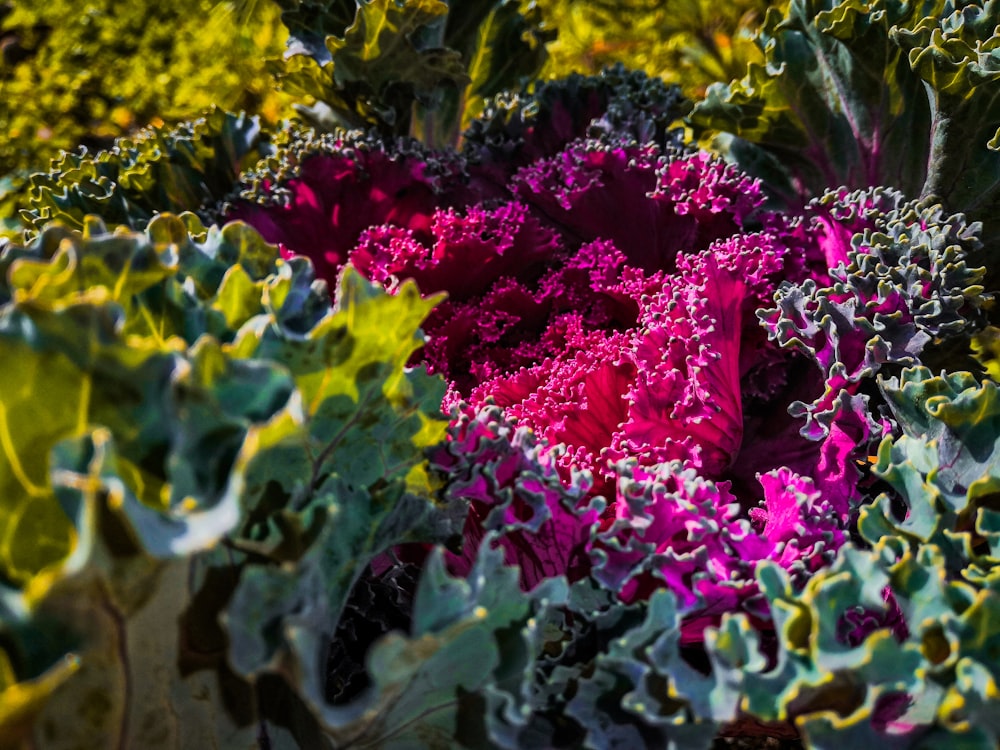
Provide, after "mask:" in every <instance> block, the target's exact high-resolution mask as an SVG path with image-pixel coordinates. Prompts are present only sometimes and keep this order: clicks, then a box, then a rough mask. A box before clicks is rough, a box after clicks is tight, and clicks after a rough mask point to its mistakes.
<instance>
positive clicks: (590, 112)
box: [228, 69, 985, 641]
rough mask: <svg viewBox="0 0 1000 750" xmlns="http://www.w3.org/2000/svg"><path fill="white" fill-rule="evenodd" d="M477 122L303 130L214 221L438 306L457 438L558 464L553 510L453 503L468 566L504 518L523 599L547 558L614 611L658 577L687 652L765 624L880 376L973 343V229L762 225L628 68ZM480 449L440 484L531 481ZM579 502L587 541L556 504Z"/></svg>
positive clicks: (829, 214)
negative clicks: (593, 585) (707, 630)
mask: <svg viewBox="0 0 1000 750" xmlns="http://www.w3.org/2000/svg"><path fill="white" fill-rule="evenodd" d="M581 94H582V95H581ZM570 95H572V96H570ZM572 101H576V102H579V103H578V104H577V105H576V106H575V107H574V106H572V105H571V102H572ZM501 105H502V106H504V107H506V109H501ZM494 106H495V107H496V109H495V110H493V111H490V112H487V113H486V114H484V116H483V117H482V118H481V119H480V120H478V121H477V122H476V123H474V125H473V127H472V128H470V130H469V131H468V133H469V138H468V145H467V148H466V149H465V151H464V152H463V153H462V154H461V155H457V154H454V153H450V152H437V151H433V150H429V149H427V148H426V147H422V146H420V145H418V144H416V143H412V142H397V143H395V144H394V143H391V142H388V143H387V142H386V141H385V140H381V139H373V138H371V137H362V136H360V135H354V134H350V133H340V134H332V135H323V136H317V135H315V134H314V133H311V132H308V131H300V132H299V133H297V134H295V135H294V136H293V137H292V140H291V141H290V142H289V143H287V144H285V145H284V146H283V147H282V149H280V150H279V151H278V154H277V156H276V157H275V159H273V160H271V161H270V162H268V163H266V164H265V165H264V167H263V170H262V171H258V172H257V173H254V174H252V175H251V176H250V177H248V179H246V180H245V183H244V184H245V189H244V192H243V197H242V198H241V199H240V200H238V201H235V202H234V203H233V204H231V206H230V207H229V209H228V216H229V217H230V218H234V217H235V218H242V219H244V220H246V221H248V222H250V223H251V224H253V225H254V226H256V227H257V228H258V229H259V230H260V231H261V232H262V233H263V235H264V236H265V237H266V238H267V239H268V240H269V241H272V242H276V243H278V244H279V245H280V246H281V247H282V249H283V252H285V253H286V255H289V256H294V255H296V254H305V255H308V256H310V257H311V258H312V259H313V260H314V262H315V263H316V265H317V268H318V269H319V271H320V273H322V274H326V276H327V277H328V278H333V277H334V276H335V275H336V273H338V272H339V269H340V268H341V267H342V266H343V265H344V264H345V263H350V264H351V265H352V266H353V267H355V268H356V269H358V270H359V271H360V272H361V273H362V274H363V275H365V276H366V277H367V278H369V279H371V280H373V281H376V282H379V283H381V284H382V285H384V286H386V287H387V288H389V289H390V290H392V289H394V288H395V287H396V286H397V285H398V284H399V283H401V282H402V281H405V280H412V281H415V282H416V283H417V285H418V287H419V288H420V289H421V290H422V291H423V292H424V293H428V294H430V293H436V292H446V293H447V294H448V299H447V300H445V301H444V302H442V303H441V304H440V305H438V306H437V307H436V308H435V309H434V310H433V311H432V312H431V313H430V315H429V316H428V318H427V320H426V321H425V323H424V331H425V333H426V335H427V342H426V344H425V346H424V348H423V351H422V352H421V355H420V357H419V361H421V362H425V363H426V364H427V366H428V367H429V369H430V370H431V371H432V372H435V373H440V374H441V375H443V376H444V377H445V378H446V379H447V380H448V382H449V390H448V394H447V396H446V398H445V406H446V407H448V406H454V407H457V406H458V405H459V403H460V402H467V404H468V405H467V406H465V407H463V409H464V412H463V413H465V416H464V417H463V418H462V420H463V421H467V420H468V419H470V418H471V417H470V414H475V412H476V411H477V410H479V409H482V408H484V407H485V406H487V405H488V404H494V405H496V406H498V407H500V408H502V410H503V413H504V415H505V418H507V419H512V420H514V421H516V423H517V424H518V427H519V429H528V430H531V431H532V433H533V434H534V435H536V436H537V437H539V438H541V439H542V440H543V441H544V442H546V443H547V444H549V445H553V446H556V445H558V446H561V447H560V449H559V450H558V451H554V452H553V453H551V454H550V455H549V456H548V458H547V459H546V461H548V462H549V463H551V466H549V468H548V469H547V470H546V471H547V473H546V474H545V476H546V477H548V479H547V480H546V482H550V480H551V481H555V480H556V478H561V480H562V481H563V482H569V483H570V485H571V486H573V487H576V489H574V490H570V489H568V488H563V490H557V489H554V490H553V492H555V493H556V494H555V495H553V497H552V498H549V499H548V500H546V502H545V504H544V506H542V505H539V503H540V502H541V501H540V499H539V497H538V496H533V497H534V500H531V499H529V498H527V497H522V495H523V493H522V492H520V491H519V490H517V489H512V488H511V487H510V486H508V485H507V484H501V485H495V486H494V485H493V484H490V483H487V484H485V485H484V484H481V483H478V482H477V483H474V485H473V486H474V488H475V491H471V490H470V491H468V492H466V491H461V492H459V491H458V490H453V491H454V492H457V493H458V494H457V495H455V497H460V498H462V499H463V500H464V501H465V502H466V503H468V504H469V505H470V508H472V511H471V512H470V516H469V520H468V522H467V524H466V534H465V536H466V540H467V545H471V546H467V548H466V550H465V553H464V554H465V559H466V560H467V561H468V560H469V559H471V555H472V554H473V552H474V550H475V548H476V546H477V544H478V539H479V537H480V536H481V535H482V534H483V533H485V532H486V531H488V530H496V529H497V524H498V523H501V522H500V520H499V519H501V518H503V519H507V522H509V523H510V524H513V525H511V526H510V527H509V529H508V531H510V532H511V533H512V534H513V533H514V532H515V530H516V531H517V533H516V534H515V535H514V536H505V535H501V542H500V543H501V545H502V546H503V547H504V549H505V551H506V555H507V559H508V561H509V562H511V563H517V564H519V565H520V566H521V568H522V576H523V583H524V584H525V586H526V587H528V588H530V587H531V585H532V584H533V583H534V582H537V581H538V580H540V579H541V573H540V572H539V571H546V572H547V574H548V575H552V574H554V573H555V571H557V570H559V569H560V566H562V572H563V573H569V572H570V571H571V570H573V571H575V574H574V575H584V574H587V573H592V574H593V576H594V577H596V578H598V579H600V580H601V581H602V582H603V584H605V585H607V586H608V587H609V588H610V589H612V590H614V591H616V592H617V593H618V596H619V597H620V598H621V599H622V600H623V601H634V600H636V599H640V598H644V597H646V596H648V595H649V593H650V592H651V591H653V590H655V589H656V588H659V587H664V586H665V587H667V588H669V589H670V590H671V591H673V592H674V593H675V594H676V595H677V596H678V598H679V601H680V602H681V604H682V605H683V606H684V607H685V608H686V611H687V613H688V614H687V625H686V626H685V637H686V638H688V639H691V640H695V641H697V640H699V639H700V633H701V632H702V631H703V629H704V627H705V626H706V625H707V624H711V623H716V622H718V619H719V617H720V616H721V614H722V613H723V612H733V611H737V610H741V609H745V610H746V611H748V612H750V613H753V614H754V615H755V616H757V617H761V618H763V619H765V620H766V618H767V615H766V612H764V611H762V610H761V608H760V606H759V602H760V592H759V587H758V586H757V584H756V582H755V572H756V570H757V568H758V567H759V565H760V564H761V563H762V562H763V561H765V560H773V561H776V562H778V563H779V564H780V565H781V566H782V567H783V568H784V569H786V570H788V571H789V573H790V574H791V575H792V577H793V579H794V580H796V581H798V582H804V581H805V579H806V578H807V577H808V576H809V575H811V574H813V573H815V572H816V571H817V570H819V569H820V568H822V567H824V566H825V565H826V564H828V563H830V562H831V560H832V559H833V556H834V555H835V553H836V551H837V549H838V548H839V547H840V546H841V545H842V544H843V543H844V541H845V539H846V538H847V536H848V535H849V533H850V529H851V528H852V522H853V519H854V518H855V517H856V515H857V510H858V507H859V505H860V504H861V503H862V502H863V501H864V500H865V499H866V497H868V495H867V492H868V489H867V487H868V486H869V485H871V484H872V482H873V481H874V480H873V479H872V478H871V477H870V476H869V473H868V472H867V471H866V470H864V469H863V468H859V467H858V465H857V464H858V463H861V464H862V465H864V464H866V463H867V457H868V456H869V455H870V453H871V450H872V446H873V445H874V444H875V442H877V440H878V439H879V438H881V437H882V435H883V434H884V433H885V432H886V430H888V429H890V428H891V420H890V419H889V418H888V416H887V415H886V414H885V413H884V406H885V405H884V403H883V402H882V400H881V398H878V397H877V393H876V394H875V397H876V401H875V402H874V403H872V402H871V399H872V398H873V395H872V394H871V393H869V391H873V383H872V378H873V376H874V375H875V373H877V372H878V371H879V370H880V369H881V368H884V367H895V368H896V370H898V369H899V368H900V367H901V366H903V365H910V364H915V363H918V362H920V361H922V360H921V359H920V356H921V355H923V354H924V349H925V348H930V349H933V348H934V347H935V346H937V347H943V346H944V344H945V342H947V341H948V340H949V337H951V338H960V337H962V336H965V337H966V339H967V338H968V334H969V332H970V331H973V330H975V326H976V323H977V315H978V313H977V310H978V308H979V307H980V306H981V305H982V303H983V302H984V299H985V298H984V297H983V296H982V287H981V286H980V285H979V284H978V282H979V281H980V280H981V278H982V276H983V269H981V268H979V269H976V268H970V267H969V266H968V263H967V261H968V259H969V257H970V256H971V255H972V254H973V253H974V252H975V250H976V249H978V247H979V240H978V232H979V227H978V225H972V226H967V225H966V224H965V223H964V221H963V219H962V217H960V216H946V215H945V214H944V212H943V210H942V209H941V208H940V206H936V205H929V204H924V203H922V204H915V203H912V202H907V201H906V200H905V199H904V198H903V196H902V195H901V194H900V193H898V192H895V191H891V190H884V189H880V190H872V191H858V192H853V193H848V192H847V191H844V190H841V191H839V192H834V193H830V194H828V195H826V196H824V197H822V198H820V199H817V200H816V201H813V202H811V203H810V204H808V205H807V206H806V207H805V209H804V210H803V212H802V213H801V214H799V215H790V214H787V213H776V212H772V211H769V210H767V209H765V208H764V205H763V204H764V196H763V194H762V192H761V188H760V185H759V183H757V182H756V181H754V180H751V179H750V178H748V177H746V176H745V175H743V174H741V173H740V172H739V171H737V170H736V169H734V168H733V167H730V166H726V165H725V164H724V163H723V162H721V161H719V160H718V159H716V158H714V157H711V156H709V155H708V154H706V153H703V152H701V153H699V152H694V151H687V150H684V149H683V148H680V147H678V146H677V145H676V144H675V142H674V139H675V138H676V134H674V133H672V132H671V131H670V130H669V128H665V127H662V123H664V122H666V121H667V120H668V118H669V112H670V111H671V110H673V111H674V112H677V111H679V110H680V109H681V106H682V102H681V100H680V99H679V98H678V96H677V93H676V91H675V90H672V89H670V88H667V87H664V86H663V85H662V84H659V86H657V85H656V84H654V83H652V82H650V81H649V79H646V78H645V77H644V76H635V75H628V74H626V73H624V71H622V70H621V69H613V70H609V71H606V72H605V74H604V75H602V76H600V77H595V78H591V79H587V78H582V77H574V78H571V79H568V80H567V81H565V82H563V83H562V84H547V85H545V86H539V87H538V88H537V89H536V90H535V92H533V93H531V92H529V93H525V94H524V95H523V97H520V98H516V99H512V100H509V101H507V102H503V103H497V104H496V105H494ZM658 123H659V124H658ZM640 134H642V135H644V136H645V137H647V138H653V139H654V140H645V141H639V140H638V137H639V136H640ZM588 135H589V136H590V137H587V136H588ZM295 136H297V138H298V140H297V141H296V139H295ZM657 139H658V140H659V141H660V143H662V144H663V145H657ZM640 143H642V145H640ZM904 236H905V238H906V239H905V240H903V239H901V238H902V237H904ZM772 298H773V301H776V302H777V304H778V308H777V309H773V310H768V309H766V308H767V306H768V305H770V304H772ZM761 308H765V309H764V310H763V311H762V312H761V313H760V315H761V317H762V322H763V323H764V324H765V325H764V326H761V325H760V324H759V321H758V319H757V316H756V315H755V312H756V311H757V310H759V309H761ZM932 342H933V344H934V346H930V345H931V343H932ZM810 360H811V361H812V363H811V362H810ZM814 364H815V365H818V368H815V367H814ZM789 407H791V409H790V413H789ZM880 407H882V408H880ZM470 409H471V412H470V411H469V410H470ZM802 417H805V419H804V420H802V419H800V418H802ZM480 432H481V428H480V429H477V430H473V431H472V432H466V431H461V430H460V431H459V433H458V434H456V435H455V436H454V438H453V439H454V441H455V443H454V445H453V452H454V454H455V456H454V457H453V459H452V460H451V462H449V461H447V460H443V459H436V460H438V462H439V463H440V465H441V467H442V468H441V470H442V471H443V472H444V473H445V474H446V475H447V476H449V477H450V480H449V481H457V482H458V484H459V486H460V487H464V486H465V484H466V483H467V482H472V480H471V479H469V478H468V477H470V476H473V475H476V476H478V473H479V472H484V471H486V469H487V467H491V468H490V473H492V474H494V475H497V476H504V477H506V478H507V479H509V480H510V481H514V478H516V477H523V475H524V469H523V467H521V468H515V467H516V466H517V465H518V464H517V461H514V459H510V460H511V461H514V463H513V464H510V465H507V464H505V460H501V459H500V458H499V457H492V458H488V457H487V455H488V454H486V453H481V452H479V451H478V450H477V449H475V447H474V446H475V445H476V444H477V443H478V441H479V440H480V439H486V438H481V437H480V436H479V433H480ZM470 441H471V442H470ZM467 455H475V456H477V458H476V461H477V462H484V463H483V465H479V464H478V463H477V464H476V465H475V466H470V465H466V463H465V462H467V461H468V458H462V456H467ZM547 465H548V464H547ZM449 467H450V468H449ZM502 467H503V468H502ZM579 472H582V473H583V475H584V477H585V479H584V480H579V478H578V477H577V474H578V473H579ZM460 476H461V477H467V478H466V479H458V477H460ZM538 481H541V480H538ZM578 481H582V482H583V483H584V484H585V485H587V489H586V491H583V490H582V489H581V488H580V487H579V486H578V485H577V484H575V483H576V482H578ZM542 484H545V483H544V482H543V483H542ZM538 486H539V487H540V486H541V484H539V485H538ZM546 486H548V485H546ZM537 491H540V490H537V488H536V492H537ZM510 492H514V497H518V498H520V500H518V501H517V502H516V503H515V506H516V508H518V509H519V510H517V511H516V512H514V511H512V512H513V513H514V515H512V516H511V515H509V514H508V515H505V513H506V511H502V509H503V508H505V507H507V504H508V503H510V502H515V501H514V500H512V499H502V498H507V497H508V493H510ZM564 492H570V495H569V496H564V495H563V494H562V493H564ZM529 494H530V493H529ZM595 496H601V497H603V498H604V500H605V501H606V508H605V510H604V511H603V513H602V514H601V517H600V521H599V522H598V521H596V517H595V515H594V511H589V512H586V513H583V515H581V516H577V515H574V514H573V513H571V512H570V511H573V510H577V511H581V512H582V510H583V508H584V507H586V503H587V501H588V500H589V499H590V498H593V497H595ZM567 497H573V498H575V500H572V501H570V500H568V499H567ZM555 499H559V501H558V502H556V501H555ZM758 503H760V504H761V506H762V507H760V508H757V507H755V506H756V505H757V504H758ZM492 504H495V506H494V505H492ZM528 509H533V510H531V511H530V512H529V510H528ZM543 509H544V511H543ZM523 514H526V515H523ZM549 518H553V519H554V518H558V519H559V520H558V521H554V520H551V521H545V519H549ZM515 520H516V522H515ZM543 521H545V523H543ZM518 524H526V525H525V526H524V528H521V527H520V526H518ZM539 524H541V525H539ZM588 529H591V530H592V531H593V534H594V538H593V539H590V538H588ZM540 556H544V559H546V560H548V562H547V563H544V564H543V563H542V562H540V560H541V559H542V557H540ZM571 561H572V562H571ZM466 567H467V566H466Z"/></svg>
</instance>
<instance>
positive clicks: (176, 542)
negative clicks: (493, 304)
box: [0, 214, 454, 747]
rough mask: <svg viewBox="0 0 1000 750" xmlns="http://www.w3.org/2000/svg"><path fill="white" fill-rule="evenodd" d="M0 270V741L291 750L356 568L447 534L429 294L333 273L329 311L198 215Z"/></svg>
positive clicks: (260, 247) (13, 257) (257, 246)
mask: <svg viewBox="0 0 1000 750" xmlns="http://www.w3.org/2000/svg"><path fill="white" fill-rule="evenodd" d="M0 264H2V266H3V268H4V270H5V272H6V273H5V277H4V278H5V280H4V281H3V284H2V287H0V297H2V301H3V308H2V313H0V348H2V350H3V358H4V361H5V362H6V363H7V364H6V366H5V367H4V368H3V373H4V374H3V378H4V382H3V384H2V385H3V387H2V388H0V391H2V393H0V435H2V438H3V440H2V445H3V456H4V461H3V463H2V464H0V466H2V470H0V482H2V485H3V495H4V497H5V498H6V499H5V502H4V505H3V507H2V512H0V539H2V543H0V592H2V599H0V602H2V604H0V607H2V609H0V611H2V613H3V621H2V622H3V625H2V630H0V634H2V638H0V643H2V650H0V654H2V659H0V666H2V668H0V697H2V700H0V707H2V708H0V734H2V735H3V738H4V741H3V744H4V746H5V747H19V746H21V745H20V744H19V743H20V741H19V740H18V739H17V738H18V737H19V736H20V733H22V732H25V733H27V735H34V736H35V737H36V738H37V739H36V741H38V742H43V744H45V743H56V744H59V745H62V746H65V745H67V744H75V745H76V746H88V747H110V746H117V745H127V746H140V745H141V746H143V747H154V746H155V747H179V746H183V747H206V746H214V745H216V744H217V743H218V742H219V741H222V738H225V739H224V742H225V743H227V744H226V746H234V745H233V744H232V743H236V744H240V745H249V744H251V743H252V742H254V741H255V739H254V738H256V737H257V736H258V735H259V733H260V732H262V731H263V732H264V733H265V735H266V731H267V730H266V729H262V727H263V726H264V725H263V724H261V723H260V722H262V721H267V722H274V723H275V724H276V725H281V726H295V727H296V728H295V729H294V731H295V732H296V733H298V736H299V737H300V740H301V737H302V733H307V732H308V731H310V730H309V729H308V727H305V726H303V725H302V724H301V722H298V723H297V720H296V719H295V717H294V713H295V709H293V708H290V706H291V705H292V704H295V703H303V704H307V705H322V703H323V701H324V699H323V691H324V679H325V678H324V673H323V663H322V659H321V658H320V655H321V654H323V653H325V652H326V650H327V648H328V643H329V640H330V639H331V638H332V636H333V633H334V630H335V628H336V624H337V621H338V619H339V615H340V612H341V610H342V609H343V608H344V606H345V602H346V599H347V596H348V593H349V592H350V591H351V589H352V587H353V584H354V582H355V580H356V579H358V578H359V576H360V575H361V573H362V572H363V570H364V569H365V567H366V565H367V564H368V562H369V560H371V559H373V558H374V557H375V556H376V555H378V554H379V553H382V552H384V551H385V550H387V549H389V548H391V547H392V546H393V545H395V544H399V543H401V542H404V541H413V540H425V541H433V540H435V539H441V538H445V537H447V536H449V535H450V533H451V532H450V531H449V529H450V528H451V526H452V525H453V523H454V521H453V520H451V519H450V518H449V516H448V515H447V514H445V513H444V512H443V507H441V506H439V504H437V503H436V501H435V500H434V496H433V494H432V489H433V483H434V480H433V478H432V476H431V475H430V474H429V473H428V471H427V467H426V461H425V460H424V459H423V455H422V451H423V450H424V449H425V448H426V447H428V446H431V445H434V444H436V443H437V442H438V441H439V440H440V439H441V437H442V435H443V432H444V429H445V425H446V422H445V421H444V420H443V419H442V417H441V415H440V412H439V409H438V406H439V404H440V399H441V395H442V390H443V385H442V384H441V383H440V381H439V380H438V379H435V378H432V377H430V376H428V375H427V374H426V373H424V372H421V371H419V370H410V369H409V368H406V367H405V365H406V362H407V360H408V359H409V357H410V356H411V354H412V352H413V350H414V349H415V348H416V347H418V346H419V345H420V342H421V338H420V336H419V333H418V328H417V327H418V325H419V324H420V321H421V319H422V318H423V317H424V315H425V314H426V313H427V311H428V310H429V309H430V308H431V307H432V306H433V304H434V302H435V300H434V299H433V298H432V299H429V300H425V299H421V298H420V296H419V294H418V293H417V291H416V289H415V287H414V286H413V285H407V286H405V287H404V288H403V289H401V290H400V291H399V293H397V294H396V295H395V296H389V295H387V294H386V293H385V292H384V291H382V290H381V289H379V288H378V287H374V286H372V285H370V284H369V283H368V282H366V281H364V280H363V279H361V278H360V277H359V276H358V275H357V273H355V272H353V271H348V272H345V273H344V274H343V275H342V277H341V278H340V279H339V281H338V284H337V289H336V291H335V294H334V303H333V306H332V307H331V305H330V301H329V296H328V295H329V292H328V289H327V286H326V284H325V283H323V282H321V281H316V280H315V278H314V276H313V273H312V268H311V266H310V265H309V263H308V261H306V260H304V259H296V260H292V261H284V260H282V259H281V258H280V257H279V255H278V252H277V249H276V248H275V247H274V246H271V245H268V244H266V243H264V242H263V240H262V239H261V238H260V236H259V235H258V234H256V233H255V232H254V231H253V230H251V229H250V228H249V227H246V226H244V225H239V224H230V225H228V226H226V227H224V228H223V229H221V230H220V229H218V228H214V227H213V228H211V229H208V230H205V229H204V227H203V226H202V225H200V224H199V222H198V220H197V219H196V218H194V217H193V215H190V214H188V215H186V216H185V217H181V218H178V217H175V216H172V215H169V214H165V215H162V216H160V217H158V218H156V219H155V220H154V221H153V222H152V223H151V224H150V226H149V228H148V230H147V233H146V234H130V233H115V234H108V233H106V230H105V228H104V226H103V225H102V224H100V222H99V221H97V220H96V219H95V220H90V221H88V224H87V226H86V227H85V229H84V232H83V233H82V234H80V233H75V232H72V231H71V230H67V229H64V228H62V227H58V226H56V227H51V228H49V229H46V230H45V231H44V232H43V233H42V234H41V235H40V237H39V238H38V239H37V240H36V241H35V242H33V243H32V244H30V245H28V246H26V247H19V246H8V247H7V248H6V249H5V250H4V252H3V255H2V256H0ZM39 633H41V635H39ZM74 644H75V651H74V654H75V655H74V656H73V657H72V658H70V659H69V660H68V661H67V660H60V659H58V658H55V657H57V656H58V650H59V648H63V649H65V648H66V647H67V645H69V647H71V648H73V647H74ZM53 649H55V651H53ZM292 674H294V675H295V677H289V676H290V675H292ZM286 677H287V678H288V679H286ZM316 691H318V692H316ZM206 696H207V697H209V698H210V699H209V700H206ZM199 707H200V708H199ZM35 714H37V716H35ZM33 717H34V720H33V721H31V719H32V718H33ZM67 717H70V718H69V720H66V718H67ZM82 717H87V718H86V720H84V719H83V718H82ZM339 723H344V722H343V720H342V719H341V720H339ZM278 731H279V732H280V731H283V730H278ZM345 731H346V730H345ZM27 735H26V737H27ZM41 738H44V739H41ZM301 741H305V740H301ZM24 742H26V743H32V740H30V739H29V738H25V739H24ZM307 744H308V743H307ZM46 746H50V745H49V744H46Z"/></svg>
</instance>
